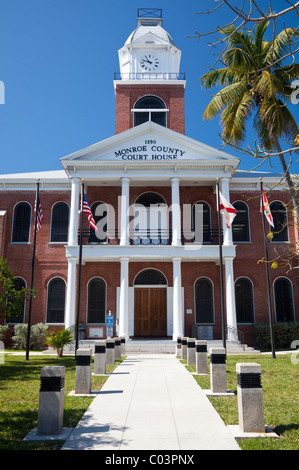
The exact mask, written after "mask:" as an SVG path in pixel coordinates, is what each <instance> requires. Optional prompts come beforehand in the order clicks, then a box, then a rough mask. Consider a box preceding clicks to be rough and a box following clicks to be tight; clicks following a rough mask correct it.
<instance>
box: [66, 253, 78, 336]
mask: <svg viewBox="0 0 299 470" xmlns="http://www.w3.org/2000/svg"><path fill="white" fill-rule="evenodd" d="M76 266H77V265H76V259H75V258H69V259H68V273H67V287H66V302H65V319H64V326H65V328H70V327H71V326H73V325H75V308H76Z"/></svg>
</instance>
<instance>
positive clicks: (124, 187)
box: [120, 178, 130, 245]
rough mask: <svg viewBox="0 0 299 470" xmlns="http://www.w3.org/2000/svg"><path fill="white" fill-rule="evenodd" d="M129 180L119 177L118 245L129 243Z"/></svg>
mask: <svg viewBox="0 0 299 470" xmlns="http://www.w3.org/2000/svg"><path fill="white" fill-rule="evenodd" d="M129 182H130V180H129V178H121V203H120V245H129V233H128V228H129V201H130V184H129Z"/></svg>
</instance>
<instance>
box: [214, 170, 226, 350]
mask: <svg viewBox="0 0 299 470" xmlns="http://www.w3.org/2000/svg"><path fill="white" fill-rule="evenodd" d="M216 187H217V206H218V207H217V209H218V236H219V242H218V243H219V263H220V296H221V320H222V341H223V347H224V349H226V321H225V309H224V287H223V256H222V237H221V215H220V191H219V178H217V183H216Z"/></svg>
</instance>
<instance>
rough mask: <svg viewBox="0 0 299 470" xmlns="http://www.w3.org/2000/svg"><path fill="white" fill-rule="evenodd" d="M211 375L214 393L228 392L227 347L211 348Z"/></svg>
mask: <svg viewBox="0 0 299 470" xmlns="http://www.w3.org/2000/svg"><path fill="white" fill-rule="evenodd" d="M210 377H211V391H212V393H227V379H226V351H225V348H213V349H211V351H210Z"/></svg>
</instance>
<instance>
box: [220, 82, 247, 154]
mask: <svg viewBox="0 0 299 470" xmlns="http://www.w3.org/2000/svg"><path fill="white" fill-rule="evenodd" d="M253 105H254V97H253V96H252V95H251V94H250V93H248V92H247V91H245V90H243V93H239V95H238V98H236V99H235V100H234V101H232V102H231V103H230V104H229V105H228V106H227V107H226V108H225V109H224V110H223V112H222V114H221V123H222V127H223V133H222V137H223V139H224V140H226V141H228V142H231V143H232V144H233V145H235V144H237V143H238V142H242V141H243V140H244V138H245V131H246V129H245V124H246V121H247V120H248V118H249V117H250V116H251V114H252V110H253Z"/></svg>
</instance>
